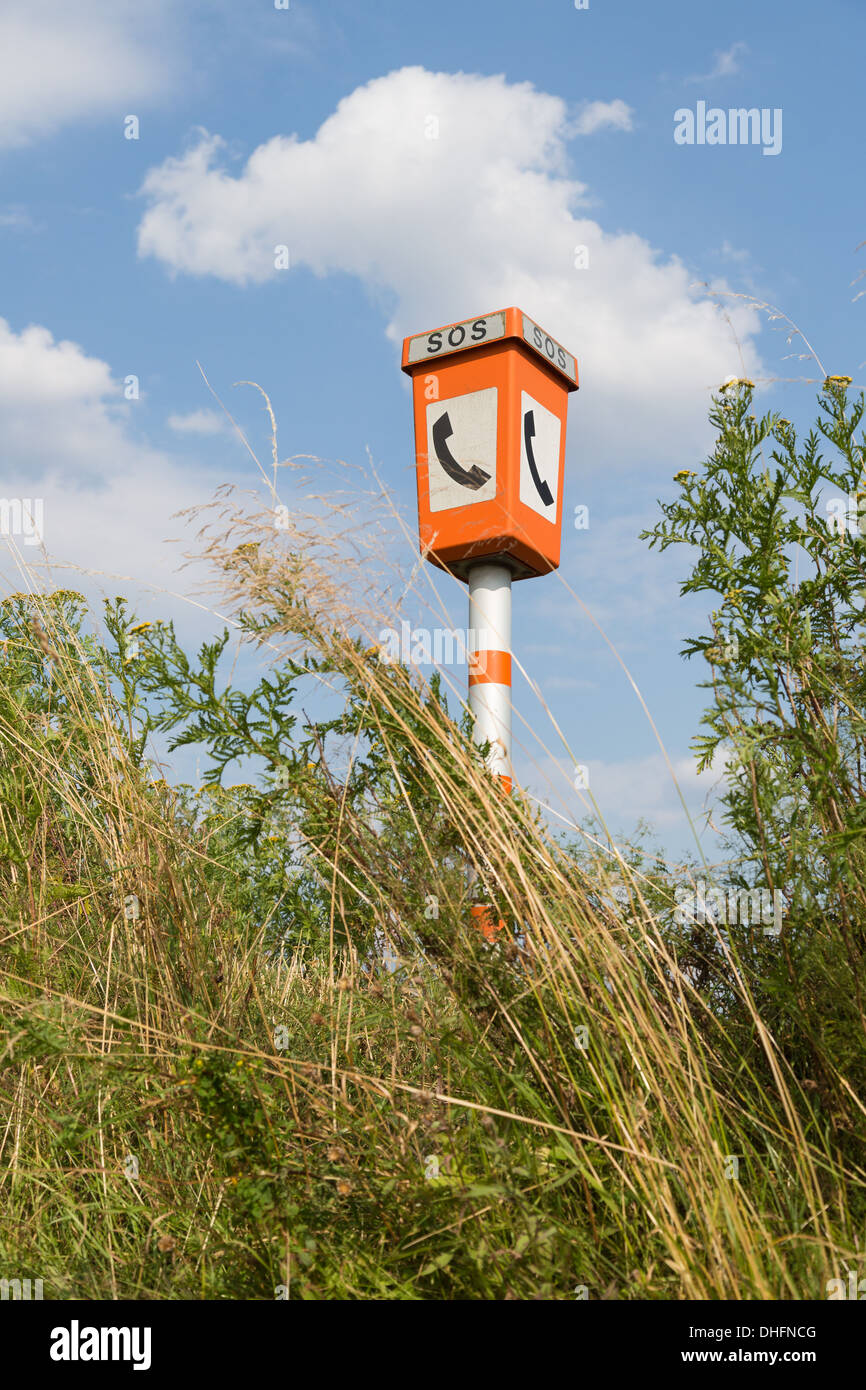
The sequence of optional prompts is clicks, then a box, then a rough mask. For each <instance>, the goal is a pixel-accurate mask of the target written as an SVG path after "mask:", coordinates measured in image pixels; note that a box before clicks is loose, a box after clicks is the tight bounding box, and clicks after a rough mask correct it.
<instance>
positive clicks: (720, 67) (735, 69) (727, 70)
mask: <svg viewBox="0 0 866 1390" xmlns="http://www.w3.org/2000/svg"><path fill="white" fill-rule="evenodd" d="M748 51H749V45H748V44H747V43H743V41H742V39H738V40H737V42H736V43H732V44H731V46H730V48H724V49H721V50H717V51H716V52H715V53H714V54H713V57H714V58H715V60H716V61H715V63H714V64H713V66H712V69H711V70H710V71H709V72H704V73H698V74H696V75H695V76H694V77H687V78H686V81H687V82H714V81H715V80H716V78H717V77H736V76H737V75H738V74H739V73H740V72H741V71H742V64H741V63H740V56H741V55H742V54H745V53H748Z"/></svg>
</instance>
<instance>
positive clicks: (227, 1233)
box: [0, 378, 866, 1299]
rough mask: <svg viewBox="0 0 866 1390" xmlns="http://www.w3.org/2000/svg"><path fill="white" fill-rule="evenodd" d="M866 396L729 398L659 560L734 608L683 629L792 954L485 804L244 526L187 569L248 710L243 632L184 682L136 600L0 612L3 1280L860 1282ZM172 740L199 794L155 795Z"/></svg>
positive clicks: (296, 545) (539, 1284) (666, 525)
mask: <svg viewBox="0 0 866 1390" xmlns="http://www.w3.org/2000/svg"><path fill="white" fill-rule="evenodd" d="M847 384H848V383H847V381H846V380H845V379H833V378H830V379H828V381H827V382H826V384H825V387H824V391H823V394H822V396H821V400H820V409H821V416H820V420H819V422H818V425H817V427H816V430H815V432H814V433H813V434H810V435H809V437H808V438H807V439H806V440H805V441H803V442H798V441H797V439H796V438H795V435H794V430H793V427H792V426H791V425H789V424H788V423H787V422H785V421H783V420H780V419H779V418H778V417H776V416H773V415H768V416H766V417H765V418H763V419H761V420H760V421H758V420H757V419H756V418H755V417H754V416H753V415H752V414H751V413H750V409H751V401H752V389H751V386H750V385H749V384H748V383H743V382H741V383H738V384H735V385H733V386H731V387H729V388H727V389H725V390H723V391H722V392H721V393H720V394H719V396H718V397H717V399H716V400H715V401H714V404H713V411H712V420H713V424H714V425H715V428H716V430H717V435H718V438H717V444H716V447H715V450H714V453H713V455H712V456H711V458H710V459H709V460H708V461H707V462H706V463H705V464H704V465H703V467H702V470H701V472H700V473H695V474H691V473H688V474H686V475H678V480H679V482H680V488H679V493H678V496H677V499H676V501H674V502H672V503H666V504H664V505H663V507H662V520H661V521H660V523H659V525H658V526H657V527H656V528H655V530H654V531H653V532H651V533H650V535H649V540H650V543H651V544H655V545H659V546H661V547H665V546H668V545H670V544H672V543H680V544H688V545H690V546H692V547H695V548H696V552H697V559H696V562H695V565H694V568H693V569H692V571H691V573H690V575H689V577H688V578H687V580H686V582H685V584H684V589H685V590H698V591H702V590H707V591H710V592H711V593H713V594H716V595H718V596H719V602H720V607H719V608H718V610H717V611H716V612H714V613H713V614H712V615H711V620H710V622H711V631H710V632H709V633H708V634H706V635H704V636H701V637H696V638H695V639H694V641H692V642H690V643H689V645H688V648H687V651H688V654H702V655H703V656H704V658H705V659H706V661H707V663H708V669H709V677H708V680H707V682H706V686H707V689H708V691H709V700H710V704H709V708H708V711H707V715H706V729H707V733H706V734H705V735H704V736H702V738H701V739H700V740H699V745H698V749H699V753H700V756H701V757H702V758H703V760H704V762H705V763H706V764H707V765H709V764H710V762H711V761H712V760H713V759H715V760H716V761H715V762H714V763H713V765H714V766H718V765H720V763H722V762H723V763H724V765H725V766H726V768H727V775H726V780H725V788H726V789H725V792H724V807H725V812H726V817H727V833H728V836H729V839H730V854H731V862H730V866H729V868H728V870H727V880H726V882H728V883H730V884H731V885H734V886H735V887H742V888H754V887H755V886H763V887H766V888H768V889H769V890H771V891H776V892H778V893H780V894H781V895H782V899H783V902H784V919H783V926H782V930H781V934H780V935H779V936H775V935H772V934H767V932H766V931H765V928H764V924H763V923H760V922H759V923H757V924H756V923H754V922H752V923H751V924H740V923H737V924H730V923H726V922H724V921H719V920H715V921H714V920H712V919H711V920H703V919H702V917H701V914H694V913H692V914H689V913H683V911H682V910H678V906H679V905H681V903H682V901H683V897H682V890H683V888H684V886H686V887H689V886H690V878H689V876H688V875H686V874H685V872H684V871H681V872H677V871H673V870H671V869H669V868H668V867H667V866H666V865H665V864H664V862H663V861H662V860H661V859H659V858H658V857H657V856H654V855H652V854H650V853H649V852H643V851H641V850H640V848H636V849H633V850H628V851H623V852H622V853H613V854H611V853H610V852H609V851H608V850H607V849H603V848H601V847H600V846H599V843H598V841H597V840H596V839H594V838H593V837H591V836H586V837H577V838H575V839H572V840H566V839H564V838H563V837H562V836H557V835H555V834H554V833H553V832H552V831H551V830H550V829H549V827H548V825H547V823H546V822H545V820H544V819H543V818H542V817H540V815H539V813H538V811H537V810H536V809H534V808H533V805H532V804H531V802H530V801H529V800H528V799H525V798H524V797H523V796H522V795H521V793H520V791H519V789H518V790H517V791H516V792H515V794H514V795H513V796H510V797H509V796H506V795H505V794H504V793H501V792H500V791H499V790H498V789H497V788H496V787H495V786H494V785H493V784H492V782H491V780H490V779H489V777H488V775H487V773H486V771H485V768H484V764H483V750H477V749H476V748H474V747H473V745H472V742H471V738H470V730H469V727H468V725H467V723H466V720H465V718H464V719H463V720H462V721H461V719H460V718H458V717H457V714H456V713H455V710H452V711H450V712H449V708H448V703H447V700H446V696H445V694H444V693H443V689H442V685H441V684H440V682H439V681H438V679H434V680H433V681H432V682H431V683H430V684H429V685H423V684H422V683H421V682H420V681H419V680H418V678H417V676H415V675H413V674H411V673H410V672H408V671H407V670H406V669H404V668H403V667H401V666H398V665H390V664H387V663H384V662H382V661H380V660H379V658H378V654H377V652H376V651H375V650H374V649H371V648H370V646H369V642H368V639H367V637H366V636H365V633H364V631H363V630H361V629H360V628H359V627H358V626H357V625H356V626H354V627H353V625H352V623H351V622H350V621H349V620H348V619H346V620H345V621H344V620H343V619H342V618H340V617H339V613H340V612H341V611H342V610H340V608H339V606H335V604H334V603H333V602H332V599H333V594H334V585H337V584H338V582H339V577H338V576H337V575H336V574H335V573H334V572H331V573H327V567H323V566H322V565H321V564H319V565H316V564H315V563H313V562H312V560H311V558H310V555H309V545H310V542H309V540H308V538H305V537H304V535H303V534H302V532H301V530H300V529H299V528H295V529H292V528H286V527H283V528H279V527H274V526H273V525H270V524H267V523H266V522H264V521H261V522H256V521H255V520H254V519H251V518H249V517H244V518H240V517H237V518H235V520H234V522H233V533H232V535H231V536H230V537H229V538H228V539H225V538H223V539H222V540H221V541H219V542H217V541H214V542H213V543H212V544H211V545H210V546H209V549H208V553H209V555H210V558H211V559H212V560H213V561H214V562H215V566H216V570H215V572H216V573H217V575H218V578H219V581H220V584H221V585H222V588H223V592H224V594H225V597H226V601H227V602H228V604H229V606H230V611H231V612H232V613H233V615H234V620H235V621H236V622H237V623H238V624H239V625H240V630H241V631H242V632H243V634H244V636H245V638H246V639H247V641H248V642H249V643H250V644H252V646H253V647H256V646H257V647H258V648H259V650H260V651H261V653H262V654H263V655H265V656H267V657H269V658H270V666H269V669H268V672H267V674H265V675H264V676H262V678H261V679H259V680H258V682H256V683H254V688H253V689H251V690H244V689H242V688H239V687H238V686H236V685H234V684H233V683H232V680H231V676H230V674H229V675H226V673H225V670H224V667H225V661H224V657H225V655H226V652H225V647H226V643H227V641H228V634H226V636H225V637H224V638H223V639H221V640H219V641H216V642H213V643H209V644H205V645H204V646H203V647H202V649H201V651H200V652H199V654H198V656H197V657H195V658H192V657H190V656H189V655H188V654H187V653H186V652H185V651H184V650H183V649H182V646H181V644H180V643H179V641H178V639H177V636H176V633H175V631H174V629H173V628H172V626H171V625H170V624H167V623H166V624H162V623H155V624H150V625H147V624H145V625H142V624H139V623H137V622H136V621H135V618H134V616H133V615H131V614H129V613H128V611H127V608H126V606H125V604H124V602H123V601H122V600H120V599H118V600H116V601H115V602H113V603H110V604H107V605H106V609H105V612H104V614H103V615H102V619H101V622H100V624H96V623H95V622H94V621H93V619H92V617H91V616H90V615H89V614H88V613H87V610H86V607H85V605H84V603H83V601H82V600H81V599H80V597H79V596H77V595H76V594H73V593H70V592H66V591H58V592H54V593H52V594H48V595H43V596H39V595H35V594H26V595H24V594H18V595H13V596H12V597H10V598H8V599H6V600H5V601H4V602H3V603H2V605H0V640H2V648H0V778H2V792H0V1029H2V1065H0V1096H2V1125H0V1142H2V1171H0V1183H2V1202H0V1268H2V1271H3V1273H4V1274H8V1275H9V1276H10V1277H11V1276H12V1275H13V1274H14V1275H16V1276H17V1277H27V1276H30V1277H34V1278H35V1277H41V1278H42V1279H43V1280H44V1286H45V1296H46V1297H52V1298H88V1297H89V1298H99V1299H107V1298H130V1297H132V1298H143V1299H164V1298H172V1299H179V1298H186V1299H196V1298H207V1299H238V1298H253V1299H256V1298H261V1299H273V1298H274V1297H284V1296H287V1297H292V1298H303V1299H333V1298H353V1299H355V1298H364V1299H370V1298H374V1299H375V1298H390V1299H421V1298H438V1299H443V1298H447V1299H451V1298H473V1299H481V1298H485V1299H486V1298H493V1299H498V1298H511V1299H524V1298H535V1297H542V1298H574V1297H582V1296H588V1297H590V1298H593V1299H595V1298H623V1299H633V1298H649V1299H680V1298H700V1299H711V1298H815V1297H822V1296H824V1290H825V1286H826V1282H827V1280H828V1279H831V1278H835V1277H840V1276H842V1277H844V1274H845V1271H846V1270H848V1269H853V1270H856V1271H857V1272H858V1275H860V1276H862V1275H864V1274H866V1269H864V1268H863V1264H864V1255H863V1253H862V1252H863V1249H864V1242H863V1230H864V1220H866V1192H864V1172H863V1160H862V1155H863V1139H864V1119H866V1113H864V1106H863V1101H862V1097H863V1096H864V1095H866V1084H864V1083H866V1039H864V1012H863V1002H864V992H866V973H864V944H866V943H864V926H866V899H864V892H866V890H864V887H863V884H864V873H863V868H864V864H863V859H864V824H866V822H864V811H863V807H864V797H863V780H862V779H863V753H864V748H863V743H864V715H863V709H864V698H863V697H864V675H863V651H862V604H863V590H864V586H866V574H864V549H863V540H862V536H861V535H860V534H859V533H858V534H855V535H851V534H845V535H840V534H837V533H836V531H835V530H834V528H833V525H832V524H831V522H832V518H831V519H829V520H828V517H827V514H826V509H825V506H824V502H823V501H822V498H821V496H820V495H819V493H818V489H819V487H820V486H821V484H822V481H825V482H828V483H830V484H831V485H832V486H833V487H834V488H837V489H839V490H840V491H841V493H842V495H843V496H844V497H846V498H847V497H848V495H849V494H852V495H853V494H856V493H857V490H858V489H859V488H861V486H862V443H861V444H859V445H858V444H857V443H856V442H855V435H856V431H857V430H858V428H859V427H860V425H861V421H862V416H863V411H864V401H863V399H862V397H861V398H859V399H858V400H857V401H849V399H848V392H847ZM822 440H823V441H825V443H826V444H827V445H829V446H830V447H831V449H832V457H830V458H828V459H825V458H823V457H822V456H821V448H822V447H824V446H823V445H822ZM328 585H330V586H331V587H330V588H329V587H327V586H328ZM351 607H352V605H347V611H348V609H349V608H351ZM310 682H313V683H316V684H317V685H318V686H319V687H320V688H327V691H328V698H329V700H330V701H331V703H332V704H333V706H334V708H333V711H332V712H331V713H330V715H329V717H327V718H325V717H321V718H319V719H311V718H309V717H307V715H306V714H305V713H304V709H303V707H302V706H301V704H300V703H299V701H300V698H301V697H300V696H299V691H301V690H302V689H304V688H305V685H306V684H309V683H310ZM320 712H321V711H320ZM458 713H459V712H458ZM166 738H167V739H168V740H169V742H170V745H171V746H172V747H181V746H187V745H190V746H196V747H198V748H199V749H200V750H201V752H202V753H203V754H204V755H205V756H206V758H207V760H208V768H207V773H206V775H205V782H204V787H203V789H201V790H199V791H195V790H194V789H193V788H192V787H190V786H185V785H174V786H172V785H169V784H168V783H167V782H166V781H164V780H163V779H162V778H161V776H160V771H159V768H158V766H157V765H156V764H155V761H154V754H153V748H154V746H155V743H154V740H157V741H158V740H160V739H166ZM237 760H240V765H241V766H242V767H243V768H247V767H249V768H251V769H253V771H252V773H251V774H250V775H251V776H252V777H253V779H254V780H252V781H251V782H250V783H248V784H244V783H240V784H238V783H235V784H233V783H232V780H231V778H232V768H233V765H234V764H235V763H236V762H237ZM694 872H695V873H696V874H697V873H700V872H704V873H706V870H705V869H702V868H701V866H700V865H696V866H695V868H694ZM472 906H475V907H477V908H480V907H484V906H489V908H490V914H489V916H488V917H487V918H482V919H479V917H478V915H475V916H473V914H472V913H471V911H470V909H471V907H472ZM479 920H481V921H482V923H483V925H484V926H485V928H486V929H485V930H479V925H478V923H479ZM500 920H501V921H502V922H503V923H504V926H502V927H501V928H500V927H499V926H498V923H499V921H500ZM858 1252H859V1253H858Z"/></svg>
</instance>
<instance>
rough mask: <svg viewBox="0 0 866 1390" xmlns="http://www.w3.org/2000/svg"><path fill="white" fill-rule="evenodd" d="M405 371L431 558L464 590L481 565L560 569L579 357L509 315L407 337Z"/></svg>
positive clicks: (422, 533) (514, 312) (421, 514)
mask: <svg viewBox="0 0 866 1390" xmlns="http://www.w3.org/2000/svg"><path fill="white" fill-rule="evenodd" d="M402 368H403V371H404V372H408V373H409V375H410V376H411V377H412V394H413V403H414V410H415V459H416V477H417V484H418V533H419V541H420V544H421V549H422V551H426V553H427V558H428V559H429V560H430V561H431V562H432V563H433V564H434V565H438V566H439V568H440V569H447V570H449V571H451V573H453V574H455V575H457V576H458V578H460V579H464V580H465V579H466V577H467V574H468V570H469V567H470V566H471V565H472V564H477V563H478V561H480V560H488V561H494V560H495V561H497V562H501V563H503V564H506V565H507V566H508V567H509V569H510V570H511V572H512V577H513V578H514V579H529V578H532V577H533V576H535V575H539V574H548V573H550V571H551V570H555V569H556V568H557V566H558V564H559V555H560V538H561V532H562V490H563V473H564V466H565V426H566V414H567V409H568V396H569V392H571V391H576V390H577V387H578V377H577V362H576V360H575V358H574V356H573V355H572V354H571V353H570V352H568V351H567V350H566V349H565V348H564V347H563V346H562V344H561V343H559V342H557V340H556V339H555V338H552V337H551V336H550V334H549V333H546V332H545V331H544V329H543V328H541V327H539V325H538V324H537V323H535V321H534V320H533V319H531V318H529V316H528V315H527V314H524V313H523V311H522V310H521V309H517V308H513V307H512V308H510V309H501V310H499V311H497V312H496V313H492V314H482V315H480V316H479V317H478V318H474V319H466V320H465V321H464V322H462V323H451V324H446V325H445V327H444V328H435V329H433V330H431V331H430V332H429V333H417V334H414V335H413V336H412V337H409V338H404V340H403V361H402Z"/></svg>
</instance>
